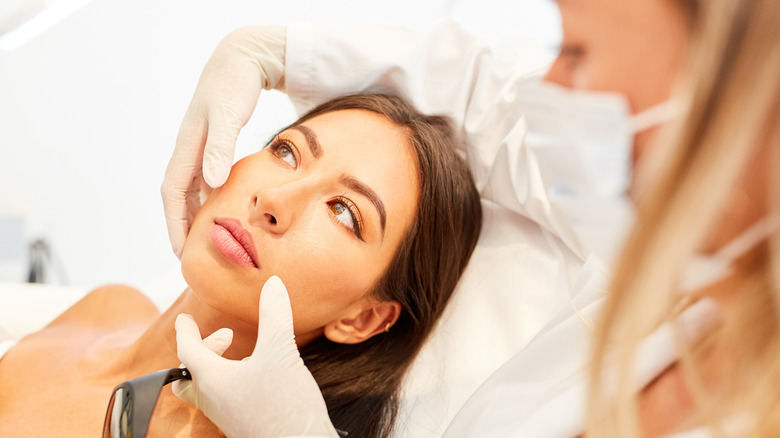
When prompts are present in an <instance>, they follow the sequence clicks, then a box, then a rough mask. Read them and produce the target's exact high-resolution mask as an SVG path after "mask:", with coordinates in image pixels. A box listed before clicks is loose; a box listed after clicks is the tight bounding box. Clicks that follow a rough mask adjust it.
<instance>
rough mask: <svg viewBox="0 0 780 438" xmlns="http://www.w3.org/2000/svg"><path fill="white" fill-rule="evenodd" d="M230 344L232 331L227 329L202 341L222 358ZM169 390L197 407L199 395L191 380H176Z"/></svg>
mask: <svg viewBox="0 0 780 438" xmlns="http://www.w3.org/2000/svg"><path fill="white" fill-rule="evenodd" d="M232 342H233V330H230V329H229V328H221V329H219V330H217V331H215V332H214V333H212V334H210V335H209V336H208V337H206V339H204V340H203V345H205V346H206V347H207V348H208V349H209V350H211V351H213V352H214V353H216V354H218V355H220V356H222V354H224V353H225V350H227V349H228V347H230V344H231V343H232ZM182 366H184V364H182ZM171 389H172V390H173V393H174V394H175V395H176V397H179V398H180V399H181V400H183V401H184V402H186V403H189V404H191V405H193V406H195V407H197V406H199V401H200V400H198V395H199V394H198V392H197V391H196V388H195V386H194V384H193V382H192V380H184V379H182V380H177V381H175V382H173V386H172V388H171Z"/></svg>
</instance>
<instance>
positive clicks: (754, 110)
mask: <svg viewBox="0 0 780 438" xmlns="http://www.w3.org/2000/svg"><path fill="white" fill-rule="evenodd" d="M558 3H559V5H560V9H561V14H562V16H563V26H564V52H565V50H566V47H567V46H566V44H568V43H570V42H571V41H575V40H574V38H575V36H577V35H579V34H578V32H580V31H583V32H584V34H587V35H584V34H583V35H584V36H582V37H581V39H579V38H580V37H577V38H578V40H579V41H581V44H582V45H583V46H584V47H585V49H584V50H583V51H582V53H581V54H579V55H577V56H574V57H572V58H570V59H569V58H568V57H567V55H566V54H565V53H564V52H562V54H561V56H560V57H559V59H558V61H557V62H556V67H554V70H555V71H552V72H551V75H550V76H551V77H554V78H558V79H560V78H569V79H567V80H569V81H570V82H569V84H568V85H569V86H577V87H586V88H588V87H589V88H594V89H599V88H600V89H609V90H615V91H620V92H622V93H624V94H625V95H626V96H628V97H629V100H630V101H631V103H632V105H633V106H634V109H635V111H636V110H641V109H642V107H643V106H646V105H651V104H653V103H655V102H656V101H660V100H662V99H665V98H667V97H668V95H669V93H670V92H671V94H672V96H673V97H674V98H675V99H676V100H679V102H681V103H682V105H683V107H684V108H685V111H684V116H683V117H682V118H681V119H680V120H679V121H676V122H673V123H670V124H668V125H667V126H665V127H663V128H662V129H661V130H660V131H659V132H658V133H657V135H651V136H650V137H648V138H649V140H648V142H647V143H645V144H644V145H641V146H642V147H647V150H646V154H645V155H647V158H645V157H643V158H642V161H641V162H640V163H639V165H640V168H641V167H646V168H647V169H652V170H653V177H652V179H647V180H645V181H644V182H643V184H645V186H644V187H642V190H641V191H642V193H643V194H642V196H641V197H640V198H639V200H638V212H639V214H638V221H637V225H636V227H635V229H634V231H633V233H632V235H631V237H630V238H629V239H628V241H627V243H626V249H625V252H624V254H623V256H622V257H620V258H619V260H620V263H619V265H618V267H617V269H616V271H615V274H614V279H613V284H612V288H611V293H610V296H609V300H608V301H607V304H606V306H605V309H604V313H603V315H602V316H603V320H602V322H601V324H600V326H599V327H600V328H599V331H598V342H597V345H596V351H595V356H594V357H595V360H594V370H593V374H592V387H591V389H592V391H591V393H592V396H591V399H590V408H591V416H590V418H591V423H590V425H589V430H590V431H591V432H592V433H593V435H594V436H634V434H635V432H636V430H635V429H633V427H634V426H635V425H636V423H635V421H634V420H635V419H636V417H635V414H636V410H635V407H636V405H633V404H631V403H628V402H627V403H620V404H615V403H611V402H610V400H612V399H614V398H613V396H612V395H610V396H607V395H606V394H604V393H603V392H602V389H603V388H604V386H603V384H602V379H603V378H604V377H603V376H601V374H600V373H599V372H598V370H599V369H600V368H601V366H602V364H603V363H604V356H605V355H606V352H607V339H608V338H609V339H611V340H612V342H613V343H612V345H611V346H610V351H611V352H612V353H614V354H616V357H617V358H618V363H619V365H620V368H619V370H620V372H619V373H617V374H615V375H614V377H615V378H616V379H620V378H627V376H628V375H630V371H631V361H632V360H633V358H634V357H635V352H636V347H637V345H638V343H639V342H640V341H641V339H643V338H644V336H646V335H647V334H648V333H649V332H651V331H652V330H654V329H655V328H656V327H657V326H658V325H659V324H660V323H662V322H664V321H668V320H670V319H672V318H673V316H674V315H675V309H679V306H680V305H681V300H683V298H686V297H690V298H693V299H696V298H698V297H701V296H710V297H712V298H714V299H716V300H717V302H718V305H719V307H720V309H721V311H722V313H723V315H724V321H725V322H724V325H723V327H722V328H721V329H719V331H717V332H716V333H714V334H713V335H712V336H711V337H708V338H707V339H708V340H707V343H706V346H705V345H704V344H701V345H697V346H696V348H695V349H694V350H693V353H694V354H692V355H690V356H686V355H684V360H683V361H682V363H683V366H685V367H689V368H687V370H688V371H691V373H688V374H686V376H687V378H686V379H687V383H688V384H689V389H690V388H702V389H700V390H699V391H700V393H699V394H696V395H698V396H701V397H699V398H697V397H694V399H698V400H707V403H704V404H700V405H697V406H696V409H697V411H696V414H695V418H694V419H692V420H694V421H700V422H705V423H707V422H710V423H715V422H716V421H717V420H718V419H723V418H729V417H730V416H732V415H734V414H735V413H736V412H741V411H743V410H747V411H749V412H751V413H754V414H756V416H755V417H756V418H757V419H758V420H759V421H758V422H757V429H756V430H751V431H749V432H750V433H749V434H751V436H764V434H766V435H769V434H770V433H769V431H776V430H778V427H780V410H779V408H778V407H780V400H779V399H778V396H777V394H776V391H775V390H774V388H775V387H776V386H777V385H778V384H780V376H779V375H778V370H780V366H779V365H780V364H778V360H780V348H778V334H779V333H780V332H778V326H780V317H779V316H778V315H780V308H779V307H778V278H777V277H778V275H777V273H778V272H780V269H779V268H780V265H778V263H780V261H778V260H780V258H779V257H778V252H777V249H776V248H778V246H777V243H776V242H774V243H772V242H773V241H776V240H777V239H778V233H777V230H776V226H777V218H778V217H779V216H777V214H778V205H777V203H778V200H779V199H780V197H778V194H779V193H778V188H780V186H779V185H778V182H780V181H779V180H778V177H777V176H776V174H777V172H772V171H770V169H776V168H778V165H780V162H779V161H778V151H780V132H779V128H778V124H777V120H778V119H779V116H780V81H778V80H777V71H780V49H779V48H778V46H777V41H780V3H779V2H777V1H776V0H745V1H740V0H710V1H696V0H633V1H617V0H615V1H613V0H588V1H582V0H559V1H558ZM576 8H579V9H576ZM575 10H578V11H579V12H578V13H575ZM664 17H665V18H664ZM586 29H590V30H586ZM610 32H618V33H619V35H618V34H615V35H613V37H611V38H606V37H605V35H607V34H609V33H610ZM674 41H677V43H676V44H674ZM631 50H634V53H630V52H631ZM575 53H576V52H575ZM567 59H568V60H569V61H570V63H567V62H568V61H567ZM556 69H557V70H556ZM566 71H571V72H572V73H571V74H569V75H568V76H567V74H566V73H565V72H566ZM609 72H612V75H613V76H614V77H613V79H608V80H607V82H597V81H596V78H607V77H608V76H610V74H609ZM648 72H650V73H651V74H647V73H648ZM556 80H557V79H556ZM560 80H563V79H560ZM653 137H655V138H653ZM640 140H641V139H640V138H638V139H637V141H640ZM637 146H640V144H637ZM650 152H652V153H650ZM640 170H641V169H640ZM767 216H769V217H770V219H771V220H772V222H773V223H774V225H775V231H774V233H773V236H772V237H771V239H770V244H769V245H767V244H761V245H758V246H757V247H755V248H753V249H752V250H751V251H749V252H748V253H747V254H745V255H744V256H743V257H740V258H739V259H738V260H737V261H736V263H735V264H734V266H733V270H732V273H731V275H730V276H729V277H728V278H726V279H725V280H724V281H723V282H722V283H721V284H716V285H714V286H712V287H710V288H708V289H706V290H702V291H698V292H695V293H694V294H693V295H690V296H684V295H682V294H680V292H679V289H678V287H677V285H678V283H679V281H680V279H681V277H682V275H683V274H684V269H685V267H686V266H687V265H688V263H689V261H690V259H691V257H692V256H693V255H694V254H695V253H713V252H716V251H717V250H719V249H720V248H722V247H723V246H724V245H725V244H727V243H728V242H730V241H732V240H733V239H734V238H735V237H737V236H739V235H740V233H742V232H744V231H745V230H746V229H747V228H748V227H749V226H750V225H752V224H754V223H756V222H757V221H758V220H759V219H761V218H764V217H767ZM618 346H619V347H618ZM705 347H706V348H705ZM715 349H717V351H719V354H720V356H721V357H723V358H728V360H727V361H726V362H727V364H726V365H725V366H724V367H723V368H722V369H721V370H720V371H719V372H720V373H721V374H719V376H721V377H722V378H721V379H719V380H718V381H717V382H713V381H707V382H703V378H702V377H700V373H699V372H697V371H700V369H701V363H702V362H703V361H704V360H705V359H706V358H707V357H708V356H707V355H708V354H710V353H711V352H712V351H715ZM759 380H761V381H763V382H764V383H762V384H761V385H754V384H753V382H755V381H759ZM619 381H620V380H619ZM618 390H619V392H620V394H618V396H617V397H618V399H621V400H631V399H632V398H633V397H634V396H635V394H634V391H633V390H632V389H631V388H629V387H628V386H620V387H619V388H618Z"/></svg>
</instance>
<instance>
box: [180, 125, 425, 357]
mask: <svg viewBox="0 0 780 438" xmlns="http://www.w3.org/2000/svg"><path fill="white" fill-rule="evenodd" d="M412 153H413V152H412V149H411V146H410V145H409V143H408V140H407V139H406V137H405V134H404V132H403V131H402V130H401V128H398V127H397V126H395V125H393V124H392V122H390V121H389V120H387V119H386V118H384V117H382V116H380V115H377V114H375V113H372V112H368V111H363V110H342V111H335V112H331V113H326V114H322V115H319V116H317V117H314V118H312V119H310V120H308V121H306V122H304V123H303V124H302V125H300V126H298V127H295V128H291V129H288V130H286V131H284V132H283V133H281V134H280V135H279V137H278V138H277V139H275V140H274V141H272V142H271V144H270V145H269V146H268V147H266V148H265V149H264V150H262V151H260V152H257V153H255V154H253V155H250V156H248V157H246V158H244V159H242V160H240V161H239V162H238V163H236V164H235V165H234V166H233V169H232V170H231V173H230V177H229V178H228V180H227V182H226V183H225V184H224V185H223V186H222V187H221V188H219V189H216V190H214V192H213V193H212V195H211V196H210V197H209V198H208V201H207V202H206V203H205V204H204V205H203V208H202V209H201V210H200V211H199V212H198V215H197V217H196V218H195V221H194V222H193V225H192V228H191V230H190V232H189V236H188V238H187V241H186V243H185V246H184V251H183V254H182V272H183V274H184V277H185V279H186V280H187V283H188V284H189V285H190V288H191V289H192V290H193V291H194V293H195V294H196V295H197V296H198V297H199V298H200V299H201V300H202V301H204V302H205V303H206V304H208V305H210V306H212V307H214V308H216V309H218V310H220V311H222V312H224V313H227V314H229V315H232V316H234V317H237V318H239V319H241V320H243V321H245V322H247V323H250V324H253V325H254V324H256V323H257V303H258V300H259V296H260V290H261V287H262V285H263V284H264V283H265V281H266V280H267V279H268V278H269V277H270V276H272V275H277V276H279V277H280V278H281V279H282V281H284V283H285V285H286V286H287V289H288V292H289V294H290V301H291V304H292V310H293V315H294V320H295V333H296V339H297V340H298V341H299V343H300V342H307V341H308V340H311V339H313V338H315V337H317V336H319V335H320V334H322V328H323V326H325V325H326V324H327V323H329V322H331V321H334V320H337V319H339V318H344V317H348V316H350V315H354V314H355V312H356V311H359V310H361V309H363V308H366V307H367V306H370V303H371V302H372V300H373V298H370V297H367V293H368V292H369V291H370V290H371V289H372V287H373V286H374V284H375V283H376V281H377V280H378V279H379V278H380V276H381V275H382V274H383V273H384V272H385V270H386V269H387V267H388V266H389V264H390V261H391V260H392V258H393V256H394V255H395V253H396V251H397V249H398V247H399V245H400V243H401V241H402V239H403V237H404V236H405V233H406V231H407V230H408V228H409V226H410V225H411V223H412V221H413V219H414V215H415V211H416V206H417V198H418V194H419V183H418V179H417V166H416V160H415V158H414V156H413V155H412Z"/></svg>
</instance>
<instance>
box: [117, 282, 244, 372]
mask: <svg viewBox="0 0 780 438" xmlns="http://www.w3.org/2000/svg"><path fill="white" fill-rule="evenodd" d="M180 313H187V314H190V315H192V317H193V318H194V319H195V322H197V323H198V326H199V327H200V333H201V336H202V337H204V338H205V337H206V336H208V335H210V334H211V333H213V332H214V331H216V330H218V329H220V328H223V327H227V328H230V329H232V330H233V343H232V344H231V346H230V348H228V350H227V351H226V352H225V353H224V354H223V356H224V357H226V358H229V359H236V360H238V359H243V358H244V357H247V356H249V355H250V354H252V350H253V348H254V345H255V342H256V339H257V328H256V327H255V326H253V325H250V324H247V323H245V322H243V321H240V320H238V319H236V318H234V317H232V316H230V315H227V314H225V313H223V312H220V311H219V310H217V309H214V308H213V307H211V306H208V305H206V304H205V303H204V302H203V301H201V300H200V299H199V298H198V297H197V296H196V295H195V294H194V293H193V292H192V290H191V289H189V288H187V290H185V291H184V292H183V293H182V294H181V295H180V296H179V298H178V299H177V300H176V302H174V303H173V305H171V306H170V307H169V308H168V309H167V310H165V311H164V312H163V313H162V314H161V315H160V316H159V317H158V318H157V319H156V320H155V321H154V322H152V324H151V326H149V327H148V329H146V331H144V332H143V334H142V335H141V336H140V337H139V338H137V340H135V342H133V343H132V345H130V346H129V347H128V348H127V349H125V351H124V352H123V353H122V354H120V355H118V356H117V357H116V362H115V365H116V367H117V369H123V370H124V371H125V372H127V373H128V374H129V375H135V376H140V375H143V374H148V373H150V372H154V371H157V370H160V369H164V368H172V367H177V366H179V365H180V361H179V358H178V355H177V352H176V330H175V328H174V325H175V322H176V317H177V316H178V315H179V314H180Z"/></svg>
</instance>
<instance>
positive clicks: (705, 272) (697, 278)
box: [679, 217, 776, 293]
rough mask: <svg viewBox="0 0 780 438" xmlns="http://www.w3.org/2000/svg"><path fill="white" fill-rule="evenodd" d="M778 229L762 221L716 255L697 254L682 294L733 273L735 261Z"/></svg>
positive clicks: (685, 276)
mask: <svg viewBox="0 0 780 438" xmlns="http://www.w3.org/2000/svg"><path fill="white" fill-rule="evenodd" d="M775 228H776V224H772V221H770V220H769V218H766V217H765V218H763V219H760V220H759V221H758V222H756V223H755V224H753V225H752V226H750V227H748V228H747V229H746V230H745V231H743V232H742V233H741V234H739V235H738V236H737V237H735V238H734V239H732V240H731V242H729V243H728V244H726V245H724V246H723V247H722V248H721V249H720V250H718V252H716V253H715V254H706V255H704V254H696V255H694V257H693V259H692V260H691V261H690V264H689V265H688V267H687V268H686V269H685V271H684V272H683V276H682V279H681V281H680V284H679V287H680V291H681V292H682V293H689V292H694V291H697V290H700V289H702V288H704V287H706V286H709V285H711V284H714V283H716V282H718V281H719V280H722V279H723V278H725V277H726V276H728V275H729V274H730V273H731V268H732V265H733V263H734V260H736V259H738V258H739V257H741V256H743V255H744V254H745V253H747V252H748V251H750V250H751V249H752V248H754V247H755V246H756V245H758V244H759V243H760V242H761V241H763V240H764V239H766V238H767V237H768V236H769V235H770V234H771V233H772V231H773V230H774V229H775Z"/></svg>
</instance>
